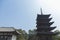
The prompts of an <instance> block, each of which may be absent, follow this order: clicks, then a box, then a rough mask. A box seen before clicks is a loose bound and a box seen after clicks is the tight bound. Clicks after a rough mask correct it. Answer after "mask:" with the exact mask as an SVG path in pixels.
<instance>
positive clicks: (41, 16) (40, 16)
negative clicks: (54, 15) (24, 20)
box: [37, 14, 51, 18]
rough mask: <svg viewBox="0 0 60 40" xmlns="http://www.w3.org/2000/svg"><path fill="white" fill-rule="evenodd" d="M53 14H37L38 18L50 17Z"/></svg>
mask: <svg viewBox="0 0 60 40" xmlns="http://www.w3.org/2000/svg"><path fill="white" fill-rule="evenodd" d="M50 15H51V14H48V15H40V14H37V18H49V16H50Z"/></svg>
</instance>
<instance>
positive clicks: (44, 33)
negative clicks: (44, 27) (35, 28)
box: [37, 32, 56, 35]
mask: <svg viewBox="0 0 60 40" xmlns="http://www.w3.org/2000/svg"><path fill="white" fill-rule="evenodd" d="M37 34H39V35H55V34H56V33H54V32H37Z"/></svg>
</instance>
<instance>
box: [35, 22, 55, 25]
mask: <svg viewBox="0 0 60 40" xmlns="http://www.w3.org/2000/svg"><path fill="white" fill-rule="evenodd" d="M53 23H54V22H37V23H36V24H37V25H39V26H41V25H44V26H50V25H52V24H53Z"/></svg>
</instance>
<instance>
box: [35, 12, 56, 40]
mask: <svg viewBox="0 0 60 40" xmlns="http://www.w3.org/2000/svg"><path fill="white" fill-rule="evenodd" d="M49 16H50V14H48V15H44V14H42V11H41V15H40V14H38V15H37V19H36V21H37V22H36V24H37V25H36V27H37V30H36V31H37V36H38V40H53V39H52V36H53V35H55V34H56V33H54V32H52V31H51V30H53V29H55V28H56V27H51V25H52V24H53V23H54V22H50V20H51V19H52V18H49Z"/></svg>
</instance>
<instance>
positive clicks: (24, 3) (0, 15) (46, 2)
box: [0, 0, 60, 31]
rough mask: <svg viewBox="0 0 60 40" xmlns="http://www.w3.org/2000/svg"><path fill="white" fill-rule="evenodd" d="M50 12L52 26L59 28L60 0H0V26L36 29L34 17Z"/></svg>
mask: <svg viewBox="0 0 60 40" xmlns="http://www.w3.org/2000/svg"><path fill="white" fill-rule="evenodd" d="M40 8H42V11H43V14H51V17H52V18H53V19H52V21H55V23H54V24H53V26H57V28H56V30H60V0H0V27H15V28H20V29H23V30H26V31H28V30H29V29H36V17H37V14H40Z"/></svg>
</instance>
